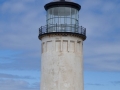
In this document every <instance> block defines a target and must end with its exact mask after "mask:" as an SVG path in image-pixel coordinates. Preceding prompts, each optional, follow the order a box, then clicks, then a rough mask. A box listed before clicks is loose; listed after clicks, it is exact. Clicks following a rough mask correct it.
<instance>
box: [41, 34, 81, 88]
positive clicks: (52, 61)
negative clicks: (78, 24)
mask: <svg viewBox="0 0 120 90" xmlns="http://www.w3.org/2000/svg"><path fill="white" fill-rule="evenodd" d="M82 43H83V40H82V39H81V38H78V37H75V36H57V35H56V36H55V35H52V36H45V37H43V38H42V45H41V46H42V55H41V56H42V58H41V69H42V70H41V86H40V90H83V58H82V55H83V54H82V53H83V52H82Z"/></svg>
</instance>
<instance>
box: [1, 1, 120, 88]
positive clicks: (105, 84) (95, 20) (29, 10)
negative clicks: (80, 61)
mask: <svg viewBox="0 0 120 90" xmlns="http://www.w3.org/2000/svg"><path fill="white" fill-rule="evenodd" d="M50 1H52V0H0V90H39V87H40V85H39V84H40V73H41V72H40V54H41V53H40V52H41V49H40V48H41V44H40V43H41V42H40V40H38V28H39V27H40V26H44V25H45V23H46V15H45V13H46V12H45V10H44V5H45V4H46V3H48V2H50ZM74 1H75V2H77V3H79V4H80V5H81V6H82V8H81V10H80V13H79V14H80V15H79V16H80V18H79V22H80V25H82V26H84V27H86V28H87V39H86V41H84V90H119V89H120V1H119V0H74Z"/></svg>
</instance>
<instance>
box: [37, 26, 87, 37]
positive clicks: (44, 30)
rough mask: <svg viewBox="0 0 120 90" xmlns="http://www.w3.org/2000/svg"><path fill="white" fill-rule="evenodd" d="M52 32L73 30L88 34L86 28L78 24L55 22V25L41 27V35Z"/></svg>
mask: <svg viewBox="0 0 120 90" xmlns="http://www.w3.org/2000/svg"><path fill="white" fill-rule="evenodd" d="M52 32H71V33H77V34H82V35H84V36H86V28H84V27H82V26H77V25H70V24H55V25H46V26H41V27H40V28H39V35H43V34H46V33H52Z"/></svg>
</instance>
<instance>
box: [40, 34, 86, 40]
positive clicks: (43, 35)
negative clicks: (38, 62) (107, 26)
mask: <svg viewBox="0 0 120 90" xmlns="http://www.w3.org/2000/svg"><path fill="white" fill-rule="evenodd" d="M51 35H61V36H68V35H70V36H76V37H79V38H82V39H83V41H84V40H85V39H86V38H87V37H86V36H85V35H83V34H79V33H73V32H50V33H44V34H39V36H38V38H39V39H40V40H41V39H42V38H43V37H45V36H51Z"/></svg>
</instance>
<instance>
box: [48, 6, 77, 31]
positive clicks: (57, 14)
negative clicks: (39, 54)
mask: <svg viewBox="0 0 120 90" xmlns="http://www.w3.org/2000/svg"><path fill="white" fill-rule="evenodd" d="M47 14H48V15H46V16H47V20H46V21H47V26H48V27H49V28H48V31H49V32H53V31H60V32H63V31H65V32H66V31H70V32H76V31H77V30H76V26H79V13H78V10H77V9H75V8H72V7H53V8H50V9H48V10H47ZM55 27H56V28H55ZM56 29H57V30H56Z"/></svg>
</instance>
